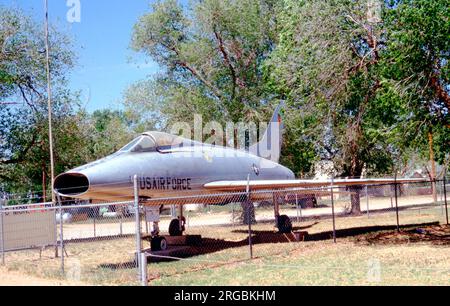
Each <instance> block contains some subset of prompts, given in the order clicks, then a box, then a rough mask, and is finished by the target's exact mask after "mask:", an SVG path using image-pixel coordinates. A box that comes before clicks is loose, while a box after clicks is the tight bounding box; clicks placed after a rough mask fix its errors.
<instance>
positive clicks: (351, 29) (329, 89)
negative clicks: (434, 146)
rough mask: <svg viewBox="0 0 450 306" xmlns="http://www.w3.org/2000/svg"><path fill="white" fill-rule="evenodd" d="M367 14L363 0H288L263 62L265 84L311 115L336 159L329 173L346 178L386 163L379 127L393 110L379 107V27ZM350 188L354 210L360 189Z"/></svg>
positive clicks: (325, 153)
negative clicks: (275, 42) (275, 39)
mask: <svg viewBox="0 0 450 306" xmlns="http://www.w3.org/2000/svg"><path fill="white" fill-rule="evenodd" d="M366 13H367V2H366V1H346V0H334V1H300V2H299V1H290V0H287V1H285V6H284V10H283V13H281V14H280V17H279V18H280V20H281V22H280V23H281V24H283V26H282V29H281V30H280V34H279V35H280V38H279V44H278V46H277V48H276V49H275V50H274V52H273V53H272V54H271V56H270V59H269V60H267V62H266V74H267V78H268V82H269V84H270V86H271V88H272V89H273V90H274V91H277V92H279V93H280V94H283V95H285V96H287V97H288V99H289V101H290V102H289V103H290V104H291V105H292V107H295V108H297V109H298V111H299V112H303V113H304V114H306V116H307V117H308V116H310V117H311V116H312V117H313V118H314V120H313V123H314V124H313V125H311V126H310V128H309V130H310V131H311V132H313V133H314V134H315V135H316V136H315V140H316V141H315V142H316V146H315V151H316V153H317V154H318V156H319V157H320V158H321V159H325V160H332V161H333V162H334V165H335V168H336V171H337V173H335V174H337V175H339V176H345V177H352V178H360V177H361V176H362V175H363V174H364V170H365V171H366V173H370V174H375V173H379V172H381V173H383V172H385V171H388V170H389V169H390V167H391V166H392V159H391V156H390V151H391V150H390V148H389V146H388V143H387V142H385V141H384V137H383V134H382V131H383V129H384V128H385V126H384V124H383V122H388V121H390V120H392V118H393V115H394V114H393V113H388V112H380V109H379V107H378V105H377V97H378V92H379V90H380V88H381V87H382V86H381V79H380V77H379V73H378V63H379V60H380V56H381V55H380V52H381V50H382V47H383V28H382V25H381V24H374V23H371V22H370V21H369V20H367V16H366ZM313 139H314V138H313ZM352 191H355V192H356V195H353V196H352V209H351V211H352V213H356V214H357V213H360V204H359V195H358V192H359V188H352Z"/></svg>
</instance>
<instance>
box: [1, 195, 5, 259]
mask: <svg viewBox="0 0 450 306" xmlns="http://www.w3.org/2000/svg"><path fill="white" fill-rule="evenodd" d="M3 201H4V199H2V200H0V211H1V215H0V217H1V220H0V222H1V223H2V228H1V230H2V237H1V239H2V245H1V247H2V265H5V226H4V224H3V221H4V218H3V214H4V212H3Z"/></svg>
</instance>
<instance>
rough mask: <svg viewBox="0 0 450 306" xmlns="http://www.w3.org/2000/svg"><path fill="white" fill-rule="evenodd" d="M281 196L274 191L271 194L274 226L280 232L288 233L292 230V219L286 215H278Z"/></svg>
mask: <svg viewBox="0 0 450 306" xmlns="http://www.w3.org/2000/svg"><path fill="white" fill-rule="evenodd" d="M279 200H282V197H280V196H278V195H277V194H276V193H274V194H273V209H274V214H275V226H276V227H277V228H278V231H279V232H280V233H281V234H289V233H291V232H292V221H291V219H290V218H289V217H288V216H287V215H280V202H279Z"/></svg>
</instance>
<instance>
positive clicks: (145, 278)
mask: <svg viewBox="0 0 450 306" xmlns="http://www.w3.org/2000/svg"><path fill="white" fill-rule="evenodd" d="M140 271H141V284H142V286H144V287H146V286H148V276H147V255H146V254H145V253H141V270H140Z"/></svg>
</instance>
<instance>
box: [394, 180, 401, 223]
mask: <svg viewBox="0 0 450 306" xmlns="http://www.w3.org/2000/svg"><path fill="white" fill-rule="evenodd" d="M394 196H395V215H396V218H397V232H400V221H399V219H398V196H397V173H395V179H394Z"/></svg>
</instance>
